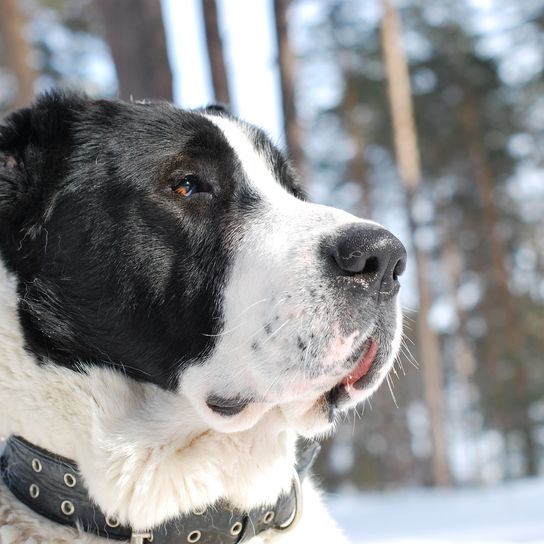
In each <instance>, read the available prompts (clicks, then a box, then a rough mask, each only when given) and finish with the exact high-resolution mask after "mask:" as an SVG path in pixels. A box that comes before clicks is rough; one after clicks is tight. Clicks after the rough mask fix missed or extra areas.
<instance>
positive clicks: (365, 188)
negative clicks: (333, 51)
mask: <svg viewBox="0 0 544 544" xmlns="http://www.w3.org/2000/svg"><path fill="white" fill-rule="evenodd" d="M344 80H345V82H346V89H345V91H344V96H343V99H342V104H341V108H342V120H343V123H344V126H345V127H346V131H347V133H348V134H349V136H350V138H351V141H352V143H353V145H354V147H355V152H354V155H353V157H352V159H351V160H350V161H349V164H348V175H349V179H350V181H353V182H354V183H357V184H358V185H359V186H360V187H361V190H362V192H363V194H362V198H361V201H360V202H359V203H358V208H359V209H358V210H357V211H358V212H359V213H361V215H363V216H364V217H368V218H370V217H371V216H372V202H371V197H370V184H369V183H368V177H367V171H366V164H365V137H364V133H363V123H362V119H361V116H360V115H359V111H358V109H359V106H360V104H359V99H358V98H359V97H358V92H357V85H356V80H355V78H354V76H353V74H352V73H350V72H349V71H346V72H345V74H344Z"/></svg>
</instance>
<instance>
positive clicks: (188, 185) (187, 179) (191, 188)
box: [172, 174, 200, 197]
mask: <svg viewBox="0 0 544 544" xmlns="http://www.w3.org/2000/svg"><path fill="white" fill-rule="evenodd" d="M172 191H174V192H175V193H177V194H178V195H180V196H183V197H188V196H191V195H192V194H194V193H198V192H200V188H199V179H198V176H195V175H194V174H188V175H187V176H184V177H183V179H182V180H181V181H180V182H177V183H174V184H172Z"/></svg>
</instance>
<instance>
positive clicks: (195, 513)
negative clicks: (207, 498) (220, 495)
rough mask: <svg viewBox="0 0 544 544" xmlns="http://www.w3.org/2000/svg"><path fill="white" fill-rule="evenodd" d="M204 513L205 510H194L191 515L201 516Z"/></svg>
mask: <svg viewBox="0 0 544 544" xmlns="http://www.w3.org/2000/svg"><path fill="white" fill-rule="evenodd" d="M205 512H206V508H195V509H194V510H193V514H194V515H195V516H202V515H203V514H204V513H205Z"/></svg>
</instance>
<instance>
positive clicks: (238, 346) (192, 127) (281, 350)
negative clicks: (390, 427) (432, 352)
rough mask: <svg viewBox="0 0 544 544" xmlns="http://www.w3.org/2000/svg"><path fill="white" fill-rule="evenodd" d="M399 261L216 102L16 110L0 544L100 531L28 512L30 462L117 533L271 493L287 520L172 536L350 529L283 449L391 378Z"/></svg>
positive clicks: (2, 194)
mask: <svg viewBox="0 0 544 544" xmlns="http://www.w3.org/2000/svg"><path fill="white" fill-rule="evenodd" d="M405 263H406V252H405V249H404V247H403V245H402V244H401V242H400V241H399V240H398V239H397V238H396V237H395V236H393V234H391V233H390V232H389V231H387V230H386V229H385V228H383V227H381V226H380V225H378V224H377V223H374V222H372V221H368V220H362V219H359V218H356V217H354V216H353V215H350V214H348V213H346V212H343V211H340V210H338V209H334V208H331V207H327V206H322V205H317V204H313V203H310V202H308V201H307V199H306V197H305V194H304V190H303V188H302V187H301V185H300V183H299V181H298V180H297V176H296V174H295V172H294V171H293V169H292V168H291V166H290V164H289V162H288V161H287V160H286V159H285V158H284V156H283V155H282V153H281V152H280V151H279V150H278V149H277V148H276V147H275V146H274V145H273V144H272V143H271V141H270V140H269V139H268V137H267V136H266V135H265V134H264V132H262V131H261V130H260V129H258V128H256V127H254V126H251V125H249V124H247V123H245V122H243V121H241V120H239V119H237V118H236V117H234V116H232V115H231V114H230V113H229V112H228V111H226V110H225V109H224V108H221V107H215V106H212V107H208V108H203V109H200V110H191V111H187V110H181V109H178V108H176V107H174V106H173V105H171V104H169V103H166V102H142V103H125V102H122V101H119V100H94V99H90V98H88V97H86V96H85V95H81V94H75V93H63V92H51V93H49V94H45V95H43V96H41V97H40V98H39V99H38V100H37V101H36V102H35V103H34V104H33V105H31V106H29V107H27V108H24V109H21V110H18V111H16V112H14V113H12V114H11V115H10V116H8V117H7V118H6V119H5V120H4V122H3V124H2V125H1V128H0V435H2V436H4V437H6V438H7V437H16V438H15V441H14V442H13V443H12V445H11V447H12V453H13V451H14V452H15V453H18V454H20V455H22V456H23V457H21V459H22V458H24V456H25V455H29V456H30V457H29V460H30V458H32V463H30V462H29V463H28V466H23V465H25V463H23V462H20V463H19V464H17V463H10V461H9V458H8V459H7V460H5V462H4V464H5V466H4V471H3V476H4V478H3V481H2V482H1V483H0V542H1V543H2V544H8V543H9V544H19V543H28V544H30V543H33V544H34V543H50V542H54V543H68V542H77V543H91V542H92V543H105V542H107V541H108V540H107V538H106V537H107V535H104V534H102V533H101V532H98V533H93V531H92V527H91V529H89V528H88V527H87V528H85V527H84V526H83V525H84V524H83V523H82V522H81V520H79V521H78V520H77V514H78V512H77V508H76V512H75V513H74V512H73V510H74V507H73V505H74V502H73V501H63V502H62V504H61V506H60V509H61V510H62V516H65V517H66V518H68V517H69V516H72V517H73V519H74V521H73V522H72V521H70V520H68V521H67V522H66V523H64V522H63V520H64V518H62V519H61V522H60V523H59V522H58V520H56V518H55V517H54V516H48V515H45V516H44V515H40V513H38V512H40V510H39V509H36V508H34V507H33V504H34V503H33V502H32V501H33V500H38V498H37V497H38V496H39V500H42V499H44V495H46V491H47V489H49V488H48V487H47V485H48V484H49V483H50V482H47V481H43V480H40V478H44V476H43V474H40V472H41V473H44V472H45V470H42V463H44V462H45V463H49V462H51V463H52V465H51V466H52V470H53V469H55V470H56V467H59V466H64V467H69V468H70V470H71V471H72V472H70V474H68V473H66V474H64V482H65V483H66V486H68V487H66V488H65V489H64V488H63V489H64V491H62V490H61V491H62V492H65V493H66V495H67V496H69V495H68V494H69V493H71V492H72V491H71V490H70V489H69V487H71V485H72V484H73V485H74V486H75V482H76V480H77V485H78V486H79V485H81V486H83V487H82V488H81V489H83V493H84V494H85V496H88V501H89V502H88V504H87V503H86V505H87V506H88V505H89V504H91V505H92V508H93V512H94V513H95V515H98V514H97V513H96V512H97V511H99V512H100V515H102V513H103V514H104V516H105V519H106V520H107V521H108V525H109V526H110V527H112V528H113V527H115V526H125V527H128V528H130V530H131V531H132V533H131V535H129V536H128V537H127V540H129V539H131V540H130V541H131V542H150V541H151V540H152V539H153V537H154V536H155V542H161V538H167V537H164V535H163V537H160V538H159V533H158V532H157V531H156V532H155V535H154V533H153V530H154V528H156V527H159V526H164V524H167V523H168V522H169V520H172V519H182V520H183V519H184V518H183V516H190V515H193V516H194V515H198V514H200V515H202V513H203V512H208V514H206V515H205V516H204V515H202V519H203V520H204V518H206V519H208V518H207V517H206V516H208V515H209V516H212V515H214V512H218V511H219V510H220V509H221V508H226V511H229V509H230V515H231V516H232V515H234V514H233V512H242V514H240V515H243V513H246V514H247V512H249V511H254V510H255V509H256V508H257V509H258V508H261V507H263V508H266V505H274V504H276V503H277V501H278V500H279V499H278V497H281V496H283V497H285V496H290V497H294V499H293V500H294V502H295V503H296V507H293V508H291V507H289V510H290V512H289V516H290V519H288V521H287V522H286V523H284V524H283V525H280V526H274V527H272V525H273V523H274V522H272V521H271V519H272V517H273V514H274V512H269V513H267V514H266V515H265V517H264V521H263V523H269V524H270V528H267V527H265V528H264V529H263V530H262V531H261V530H259V531H256V530H255V533H254V534H252V533H247V534H245V530H246V528H247V527H246V525H250V523H249V522H248V518H247V515H246V517H245V518H242V517H241V518H240V520H245V521H240V522H239V523H238V522H237V524H234V525H233V526H232V527H231V529H230V530H231V536H230V537H229V538H232V540H228V539H227V537H225V536H221V535H220V536H218V537H213V538H215V540H214V539H213V538H212V537H209V539H206V538H208V537H206V538H204V536H205V535H206V534H207V533H206V529H207V527H206V526H205V523H204V521H203V528H202V530H196V531H191V533H190V534H188V535H185V534H183V535H182V534H181V532H179V531H178V533H179V534H178V536H177V537H176V538H177V540H171V541H172V542H174V541H175V542H198V541H201V542H236V541H241V540H238V539H239V538H242V536H243V540H244V541H248V542H251V543H252V544H257V543H264V542H270V543H273V544H280V543H289V542H296V543H327V544H331V543H335V544H339V543H342V542H346V539H345V537H344V536H343V535H342V532H341V531H340V529H339V528H338V527H337V526H336V525H335V523H334V522H333V520H332V519H331V517H330V516H329V514H328V513H327V512H326V509H325V506H324V504H323V502H322V500H321V499H320V496H319V493H318V491H317V489H316V486H315V485H314V484H313V483H312V480H311V478H309V477H306V478H305V479H304V480H303V482H302V484H300V485H299V484H298V483H297V480H300V479H301V478H302V476H300V478H299V477H298V476H294V473H295V472H294V467H295V465H296V464H297V448H298V451H300V448H301V446H300V444H301V443H304V444H306V443H307V442H304V440H305V439H307V438H314V437H322V436H325V435H327V434H328V433H330V432H331V431H332V429H333V427H334V422H335V420H336V418H337V415H338V414H341V413H342V412H345V411H346V410H349V409H350V408H352V407H354V406H355V405H356V404H357V403H360V402H361V401H363V400H364V399H366V398H368V397H369V396H370V395H371V394H372V393H373V392H374V391H375V390H376V389H377V388H378V386H379V385H380V383H381V382H382V381H383V380H384V378H385V377H386V376H387V374H388V372H389V370H390V369H391V367H392V364H393V360H394V357H395V355H396V354H397V351H398V349H399V344H400V338H401V334H402V318H401V312H400V309H399V300H398V298H399V297H398V291H399V276H400V275H401V274H402V272H403V271H404V268H405ZM8 445H9V442H8ZM13 448H14V449H13ZM302 449H304V448H302ZM7 450H8V447H7V446H6V451H7ZM25 452H26V453H25ZM33 452H34V453H33ZM33 456H34V457H33ZM40 459H41V461H40ZM31 465H32V468H30V467H31ZM38 469H39V470H38ZM17 470H24V471H26V472H24V475H23V476H21V478H23V480H24V478H26V477H27V476H28V477H29V478H31V480H29V482H34V483H30V487H29V488H28V489H30V491H29V494H30V497H28V496H27V488H26V487H23V488H19V489H18V493H17V492H16V491H17V490H16V488H17V485H19V484H20V482H22V481H23V480H21V478H18V477H17V476H16V474H17ZM14 471H15V472H14ZM68 476H69V478H68V479H67V477H68ZM32 478H35V480H32ZM24 481H26V480H24ZM18 482H19V484H18ZM61 484H62V482H61ZM21 485H22V484H21ZM25 485H26V484H25ZM10 486H13V489H12V487H10ZM44 486H45V487H44ZM61 487H62V485H61ZM14 490H15V491H14ZM225 504H226V505H227V506H226V507H221V506H218V505H225ZM65 507H66V508H65ZM36 510H38V511H36ZM70 510H72V511H70ZM291 510H292V513H291ZM195 513H196V514H195ZM41 514H43V511H41ZM60 515H61V514H59V516H60ZM278 515H279V514H278ZM180 516H181V518H180ZM48 518H49V519H48ZM295 518H296V519H295ZM191 519H192V518H191ZM111 520H115V521H114V522H111ZM295 521H296V523H295ZM244 524H245V525H244ZM253 525H254V524H253ZM178 526H179V524H178ZM242 526H243V527H242ZM242 528H243V531H244V534H243V535H242V534H241V531H242ZM112 530H113V529H112ZM180 531H181V529H180ZM248 531H249V529H248ZM168 538H173V537H172V534H171V531H170V535H169V536H168ZM168 542H170V540H168Z"/></svg>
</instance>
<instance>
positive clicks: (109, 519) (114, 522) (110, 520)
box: [106, 516, 120, 527]
mask: <svg viewBox="0 0 544 544" xmlns="http://www.w3.org/2000/svg"><path fill="white" fill-rule="evenodd" d="M106 524H107V525H108V527H119V524H120V522H119V520H118V519H117V518H116V517H115V516H106Z"/></svg>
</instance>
